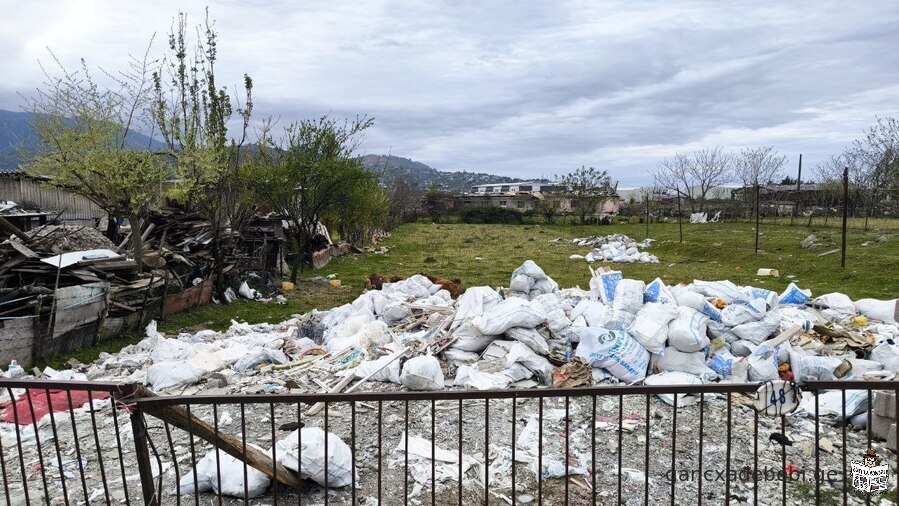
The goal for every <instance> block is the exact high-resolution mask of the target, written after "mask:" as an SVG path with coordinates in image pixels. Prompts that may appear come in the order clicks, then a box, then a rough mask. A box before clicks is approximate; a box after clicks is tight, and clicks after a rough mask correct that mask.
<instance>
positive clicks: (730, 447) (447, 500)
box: [0, 379, 899, 505]
mask: <svg viewBox="0 0 899 506" xmlns="http://www.w3.org/2000/svg"><path fill="white" fill-rule="evenodd" d="M758 389H759V385H757V384H709V385H655V386H649V385H642V386H641V385H636V386H608V387H606V386H601V387H591V388H573V389H522V390H490V391H477V390H448V391H437V392H408V391H402V392H362V393H349V394H347V393H339V394H255V395H251V394H237V395H195V396H172V397H157V396H155V395H154V394H152V393H151V392H149V391H147V390H145V389H143V388H142V387H140V386H137V385H130V384H118V383H91V382H61V381H31V380H7V379H0V403H2V404H0V471H2V475H3V493H4V496H5V498H6V500H5V503H6V504H48V505H50V504H113V503H115V504H131V503H136V504H140V503H144V504H182V503H183V504H197V505H199V504H229V505H230V504H279V503H281V504H310V505H311V504H353V505H359V504H361V505H369V504H372V505H373V504H410V503H412V504H434V505H436V504H441V505H443V504H459V505H462V504H512V505H516V504H547V505H549V504H652V505H656V504H672V505H673V504H678V503H680V504H731V503H733V504H766V505H767V504H882V503H884V502H887V503H895V501H896V497H897V496H896V493H897V481H896V472H895V470H896V468H897V465H899V462H897V460H896V456H895V452H892V453H891V452H890V451H889V450H887V446H892V447H893V448H895V447H896V446H897V445H899V436H897V435H896V431H893V432H892V433H891V436H892V438H893V439H894V440H893V441H887V442H885V443H884V442H878V441H877V439H876V438H875V437H874V433H873V432H872V427H873V425H874V424H875V423H882V420H881V419H892V420H893V421H895V420H896V419H899V405H897V403H896V402H895V398H896V393H897V392H899V382H896V383H894V382H810V383H805V384H803V385H801V390H802V394H803V397H804V401H803V403H802V406H803V408H804V412H802V413H800V412H796V413H794V414H791V415H777V416H769V415H767V414H765V413H764V412H759V411H756V409H754V407H753V406H754V404H755V395H756V391H757V390H758ZM878 396H883V397H882V398H881V401H878V402H877V405H878V410H877V412H875V409H874V406H875V399H876V398H878ZM890 396H891V397H890ZM883 399H890V400H891V401H890V402H891V403H890V404H889V406H888V408H883V406H884V405H885V404H884V403H883V402H882V401H883ZM11 400H12V401H14V402H12V403H11V402H10V401H11ZM884 409H888V411H886V412H884V411H883V410H884ZM859 413H860V414H859ZM851 415H855V416H856V417H855V418H853V420H854V423H853V424H852V425H850V424H849V423H848V420H849V418H850V416H851ZM865 422H866V423H865ZM860 425H864V426H865V427H866V428H864V429H859V426H860ZM216 448H218V449H219V451H216ZM868 450H874V451H875V453H876V454H877V457H876V458H877V459H878V460H877V461H876V462H875V461H872V464H876V466H875V467H874V468H871V469H882V466H883V465H886V469H887V471H886V473H885V476H886V478H885V480H886V482H885V484H886V487H887V490H884V491H876V492H871V493H866V492H863V491H861V490H859V489H858V486H857V485H859V483H853V478H854V477H856V475H857V474H858V473H859V472H862V471H865V469H863V468H860V467H858V466H857V465H856V464H855V463H856V462H861V463H864V456H865V453H866V452H867V451H868ZM326 462H327V463H328V464H327V465H325V463H326ZM859 465H861V464H859ZM859 470H861V471H859ZM881 474H884V473H881ZM325 484H328V485H330V486H328V487H326V486H325ZM219 491H220V492H222V494H218V493H217V492H219ZM2 503H3V501H0V504H2Z"/></svg>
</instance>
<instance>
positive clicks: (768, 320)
mask: <svg viewBox="0 0 899 506" xmlns="http://www.w3.org/2000/svg"><path fill="white" fill-rule="evenodd" d="M780 322H781V316H780V314H778V313H776V312H773V311H772V312H770V313H766V314H765V317H764V318H762V319H761V320H759V321H757V322H749V323H744V324H743V325H738V326H736V327H734V328H733V329H732V331H733V333H734V334H736V335H737V336H738V337H739V338H740V339H745V340H747V341H750V342H753V343H755V344H761V343H762V341H765V340H766V339H768V338H769V337H771V335H772V334H774V333H775V332H777V331H778V329H780Z"/></svg>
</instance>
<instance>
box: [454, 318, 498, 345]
mask: <svg viewBox="0 0 899 506" xmlns="http://www.w3.org/2000/svg"><path fill="white" fill-rule="evenodd" d="M453 337H455V338H456V340H455V341H454V342H453V344H451V345H450V349H456V350H461V351H469V352H478V353H479V352H482V351H484V350H485V349H486V348H487V347H488V346H490V343H492V342H493V341H494V340H495V339H496V337H497V336H485V335H484V334H481V332H480V331H479V330H478V329H476V328H475V327H474V325H473V324H472V323H471V322H470V321H467V322H465V323H463V324H462V325H460V326H459V327H456V329H455V330H453Z"/></svg>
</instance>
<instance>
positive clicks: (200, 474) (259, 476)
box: [178, 443, 271, 499]
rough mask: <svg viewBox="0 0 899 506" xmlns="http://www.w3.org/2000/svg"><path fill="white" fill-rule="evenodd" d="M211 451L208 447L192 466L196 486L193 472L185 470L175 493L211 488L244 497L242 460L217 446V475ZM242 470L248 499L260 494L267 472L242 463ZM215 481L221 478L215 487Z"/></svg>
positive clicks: (217, 491)
mask: <svg viewBox="0 0 899 506" xmlns="http://www.w3.org/2000/svg"><path fill="white" fill-rule="evenodd" d="M249 446H252V447H253V448H256V449H257V450H259V451H261V452H263V453H265V450H263V449H262V448H260V447H258V446H256V445H254V444H252V443H249ZM215 453H216V452H214V451H210V452H208V453H207V454H206V455H204V456H203V458H202V459H200V461H199V462H197V467H196V468H195V469H196V473H197V480H196V488H195V487H194V473H193V472H188V473H187V474H185V475H184V476H182V477H181V481H180V482H179V483H178V494H179V495H185V494H196V493H202V492H206V491H208V490H212V491H213V492H215V493H216V494H218V495H229V496H232V497H244V481H243V473H244V463H243V462H241V461H240V460H237V459H236V458H234V457H232V456H231V455H228V454H227V453H225V452H223V451H222V450H218V469H221V479H219V476H218V475H217V469H216V456H215ZM246 471H247V485H246V493H247V497H249V498H250V499H252V498H254V497H259V496H261V495H262V494H264V493H265V490H266V489H267V488H268V485H269V483H270V481H271V480H269V478H268V476H266V475H265V473H263V472H262V471H259V470H257V469H255V468H254V467H252V466H246ZM219 481H221V482H222V489H221V490H218V485H219Z"/></svg>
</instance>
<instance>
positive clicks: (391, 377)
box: [353, 351, 403, 384]
mask: <svg viewBox="0 0 899 506" xmlns="http://www.w3.org/2000/svg"><path fill="white" fill-rule="evenodd" d="M396 353H400V354H402V353H403V352H402V351H398V352H396ZM391 361H392V362H391ZM382 367H383V369H381V370H380V371H378V372H377V373H375V374H374V376H372V377H371V378H369V379H370V380H371V381H380V382H382V383H397V384H400V383H401V382H402V381H401V380H400V359H398V358H396V354H393V353H392V354H390V355H384V356H383V357H381V358H379V359H377V360H369V361H366V362H362V363H361V364H359V367H357V368H356V369H355V370H354V371H353V374H354V375H355V376H356V377H357V378H360V379H361V378H365V377H366V376H368V375H369V374H371V373H373V372H375V371H377V370H378V369H380V368H382Z"/></svg>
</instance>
